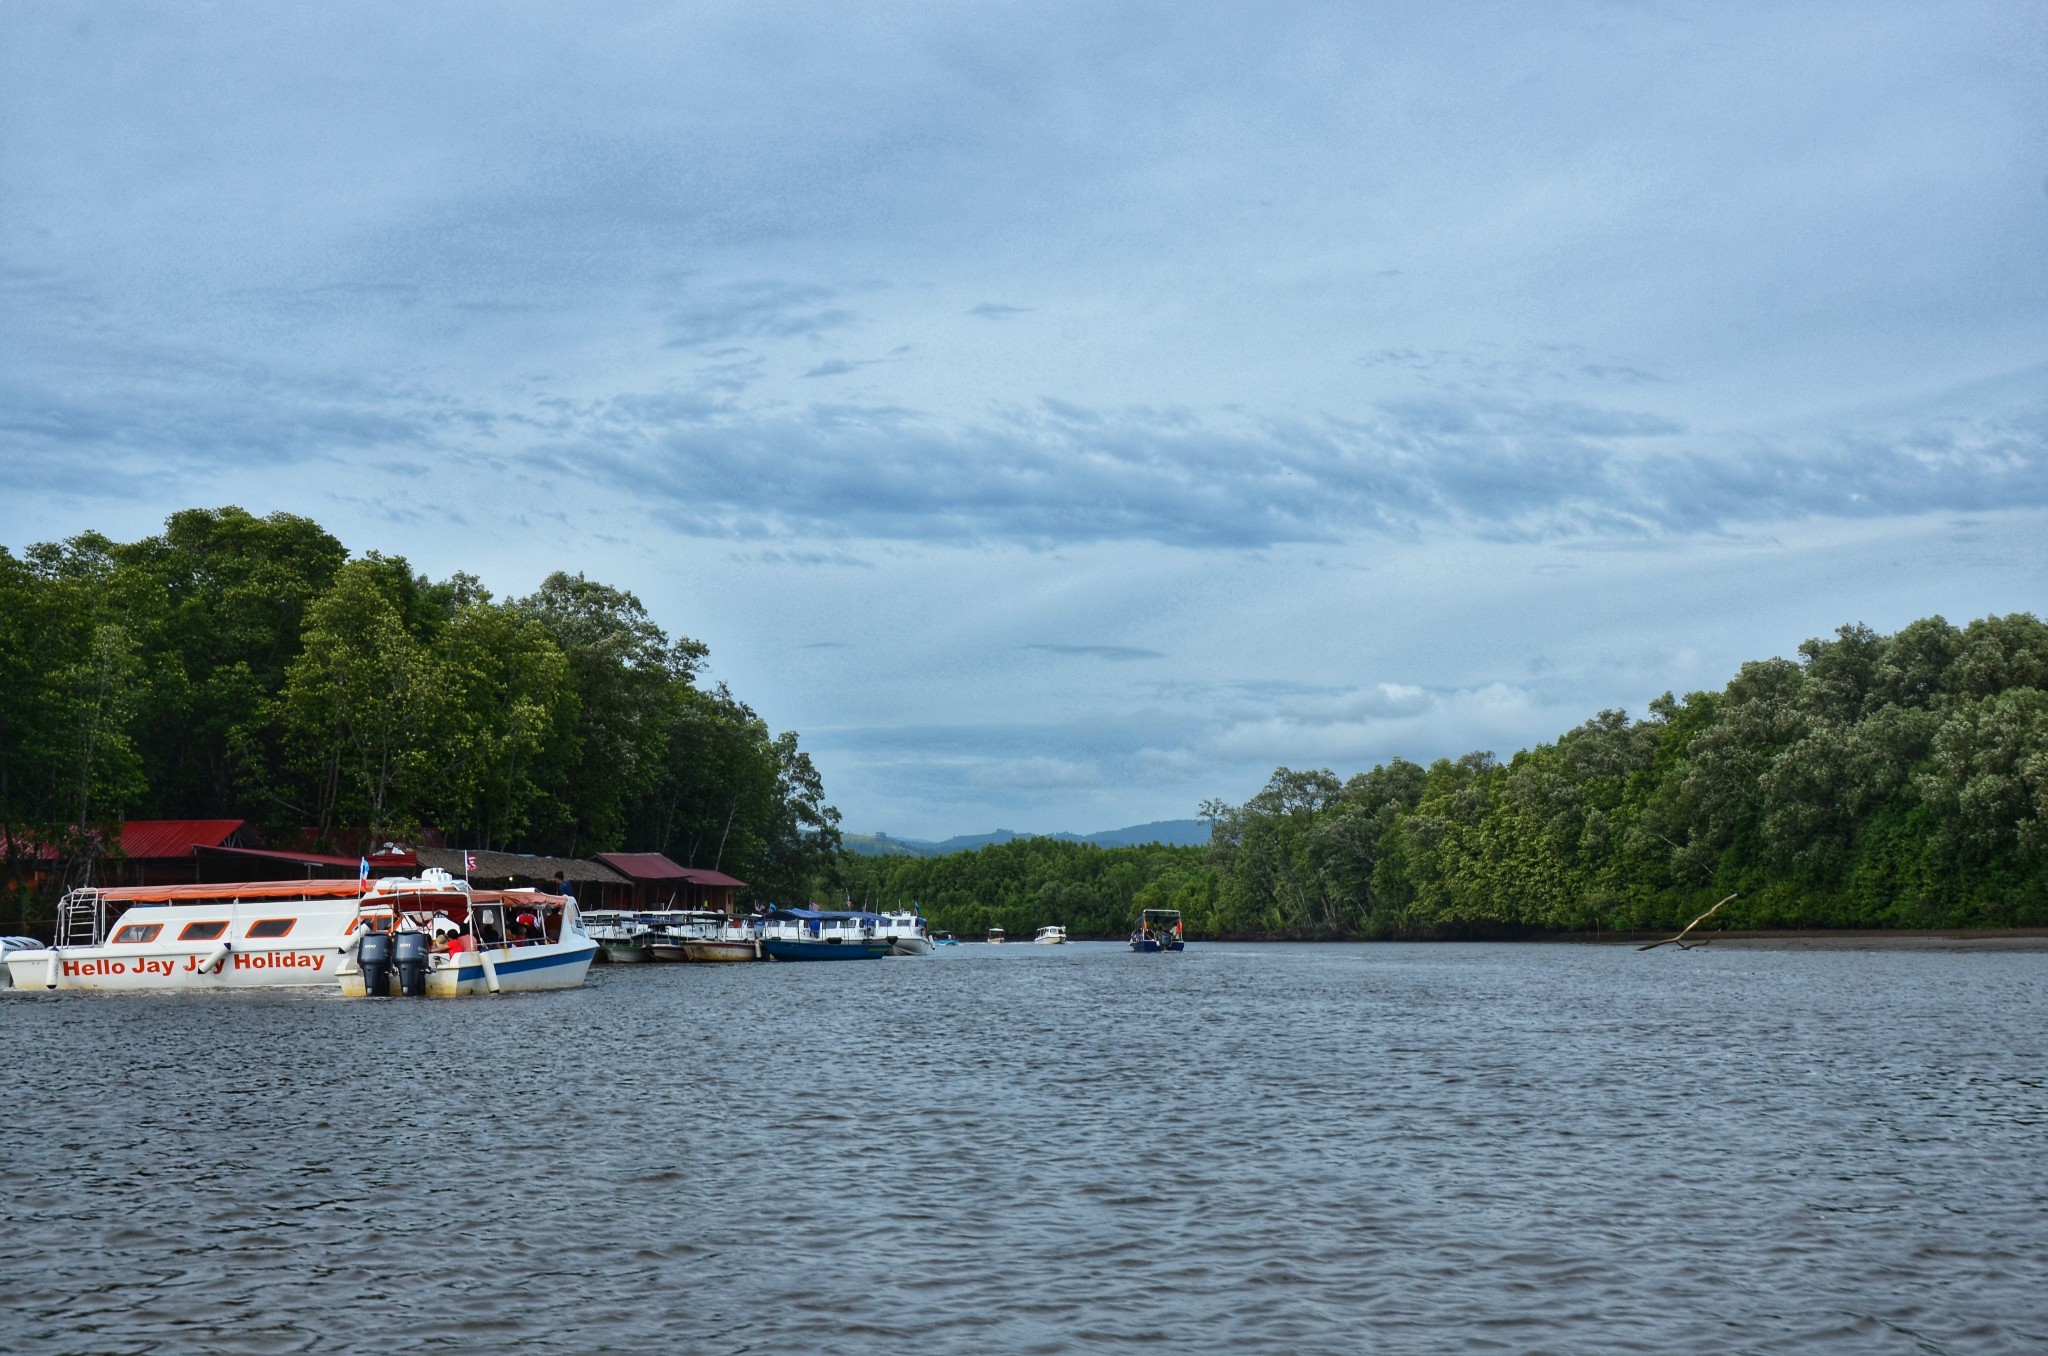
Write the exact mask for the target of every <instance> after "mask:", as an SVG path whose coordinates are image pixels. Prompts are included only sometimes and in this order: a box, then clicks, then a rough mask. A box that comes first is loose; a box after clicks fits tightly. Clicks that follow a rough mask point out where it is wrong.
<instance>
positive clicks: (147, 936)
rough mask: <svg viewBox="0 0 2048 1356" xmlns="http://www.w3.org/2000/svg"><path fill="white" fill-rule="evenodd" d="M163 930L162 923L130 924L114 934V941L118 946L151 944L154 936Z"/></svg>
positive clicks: (154, 938)
mask: <svg viewBox="0 0 2048 1356" xmlns="http://www.w3.org/2000/svg"><path fill="white" fill-rule="evenodd" d="M163 930H164V925H163V924H162V923H130V924H129V925H128V926H127V927H125V928H122V929H121V930H120V931H119V932H117V933H115V934H114V941H115V942H116V943H118V944H127V943H130V942H136V943H140V942H153V941H155V940H156V935H157V934H158V933H159V932H162V931H163Z"/></svg>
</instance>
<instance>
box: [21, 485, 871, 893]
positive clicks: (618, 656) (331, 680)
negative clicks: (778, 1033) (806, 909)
mask: <svg viewBox="0 0 2048 1356" xmlns="http://www.w3.org/2000/svg"><path fill="white" fill-rule="evenodd" d="M704 659H705V649H704V646H702V645H701V644H699V643H698V642H696V641H693V640H687V639H675V640H671V639H670V638H669V637H668V636H667V635H665V634H664V633H663V632H662V630H661V628H660V627H658V626H656V625H655V624H654V623H653V621H652V620H650V619H649V618H648V616H647V613H646V610H645V609H644V608H643V607H642V606H641V604H640V601H639V600H638V599H637V598H635V597H634V596H633V595H632V594H630V593H626V592H622V591H621V590H618V589H614V588H610V587H608V586H606V585H603V584H599V583H596V582H593V581H591V580H588V579H585V578H584V577H583V576H581V575H566V574H554V575H551V576H549V577H548V579H547V580H546V581H545V582H544V583H543V584H542V585H541V586H540V588H539V590H538V591H536V592H535V593H534V594H533V595H532V596H530V597H526V598H517V599H507V600H504V601H498V600H495V599H493V598H492V596H491V594H490V593H489V592H488V591H487V590H485V589H484V588H483V587H482V586H481V584H479V582H478V581H477V580H476V579H475V578H474V577H472V576H469V575H464V574H457V575H456V576H454V577H453V578H451V579H448V580H444V581H441V582H438V583H436V582H430V581H429V580H427V579H426V578H424V577H423V576H419V575H416V574H414V573H413V571H412V570H411V569H410V568H409V567H408V566H407V564H406V562H405V561H404V560H402V559H396V558H387V557H383V556H379V555H377V554H375V553H371V554H369V555H365V556H362V557H359V558H355V559H351V558H350V557H349V553H348V552H347V550H346V549H345V548H344V547H343V546H342V545H341V543H340V542H338V541H336V540H335V539H334V538H333V537H332V536H330V535H329V534H328V533H327V532H325V531H324V530H322V529H321V528H320V527H319V525H318V524H316V523H313V522H311V521H310V520H308V519H305V518H299V517H294V516H292V515H290V514H282V513H279V514H272V515H270V516H269V517H265V518H257V517H254V516H252V515H250V514H248V513H245V512H243V511H242V510H240V509H235V508H227V509H219V510H200V509H193V510H188V511H186V512H182V513H178V514H174V515H173V516H172V517H171V518H170V519H169V521H168V522H167V524H166V525H165V530H164V531H163V532H162V533H161V534H159V535H157V536H153V537H149V538H146V539H145V540H143V541H139V542H134V543H127V544H123V543H118V542H114V541H111V540H108V539H107V538H105V537H102V536H99V535H97V534H90V533H89V534H86V535H84V536H79V537H75V538H72V539H71V540H69V541H66V542H62V543H56V544H42V545H37V546H33V547H30V548H29V549H28V550H27V551H26V552H25V553H23V555H22V556H20V557H16V556H14V555H13V554H11V553H9V552H8V551H6V550H5V549H4V548H0V837H4V840H5V843H6V845H7V848H8V853H7V869H8V873H9V882H10V883H16V882H19V881H20V880H21V879H22V878H23V872H22V870H21V868H22V866H23V862H24V857H25V854H26V853H27V852H28V851H31V850H33V849H34V848H35V847H36V846H37V845H38V844H46V845H50V846H54V847H56V848H58V849H59V851H61V852H62V853H64V854H65V855H66V856H67V857H72V858H74V859H76V860H79V861H81V862H83V861H86V860H89V858H90V855H91V853H92V852H93V851H95V850H96V848H95V845H96V844H97V843H98V842H100V841H104V840H105V839H107V838H108V835H105V834H103V833H101V832H100V828H101V826H104V825H105V824H108V823H111V822H114V821H117V820H119V819H121V818H123V817H124V816H125V817H131V818H164V819H174V818H178V819H182V818H234V819H247V820H250V821H252V822H253V823H256V824H258V825H261V826H263V827H264V828H266V829H267V830H269V831H270V832H271V834H272V835H273V837H277V838H282V839H287V840H290V841H293V842H300V843H304V844H305V845H307V846H319V845H326V846H329V847H338V848H340V849H342V850H344V851H354V850H356V849H357V847H358V846H359V845H360V844H361V843H362V842H366V841H367V842H375V841H380V840H382V839H385V838H396V839H406V838H410V837H411V836H413V835H414V834H416V833H417V832H418V831H419V829H420V828H421V827H422V826H427V825H431V826H434V827H437V828H439V829H440V830H441V831H442V832H443V833H444V834H445V835H446V840H447V842H448V843H449V844H450V845H451V846H462V847H482V848H497V849H509V850H513V851H542V852H558V853H566V854H570V855H587V854H589V853H592V852H601V851H607V850H612V849H619V848H626V849H632V850H641V851H655V852H664V853H667V854H668V855H669V856H671V857H673V858H674V859H676V860H677V861H680V862H682V863H684V864H686V865H695V866H705V867H713V868H716V869H719V870H723V871H726V872H728V873H730V874H732V875H736V876H739V877H741V878H743V879H746V880H748V881H750V882H752V883H753V884H754V886H755V888H756V891H757V893H759V894H760V895H762V896H763V897H767V898H781V899H789V898H801V897H802V896H803V895H804V893H805V891H806V889H807V887H808V883H809V880H810V878H811V877H812V876H813V875H814V874H816V873H817V872H818V871H819V870H821V869H829V868H830V864H831V863H832V862H833V861H835V860H836V857H837V853H838V847H839V831H838V827H837V826H838V819H839V816H838V812H837V811H835V810H834V809H832V807H831V806H829V805H827V804H826V803H825V799H824V790H823V786H822V784H821V783H820V781H819V778H818V773H817V770H816V768H814V767H813V766H812V764H811V760H810V758H809V756H808V755H806V754H805V753H803V752H802V751H801V750H800V749H799V748H798V747H797V741H796V736H795V735H793V734H782V735H780V736H777V735H773V734H771V732H770V731H769V729H768V727H767V725H766V724H765V723H764V722H763V721H762V720H761V718H760V717H759V716H758V715H756V714H755V713H754V712H753V711H752V710H751V709H749V708H748V707H747V705H746V704H745V703H743V702H741V701H740V700H739V699H738V698H736V697H734V696H733V695H732V693H730V692H729V691H727V690H726V688H725V687H724V685H722V684H720V685H717V686H714V687H708V688H707V687H705V686H702V685H700V683H699V682H698V677H699V674H700V670H701V668H702V665H703V662H704ZM81 869H82V868H81Z"/></svg>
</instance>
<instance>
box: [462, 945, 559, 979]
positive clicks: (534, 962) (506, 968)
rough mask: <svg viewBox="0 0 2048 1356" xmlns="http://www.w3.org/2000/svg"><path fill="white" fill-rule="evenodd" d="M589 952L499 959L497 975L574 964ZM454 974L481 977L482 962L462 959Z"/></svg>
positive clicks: (518, 973) (472, 977) (466, 977)
mask: <svg viewBox="0 0 2048 1356" xmlns="http://www.w3.org/2000/svg"><path fill="white" fill-rule="evenodd" d="M590 954H591V953H590V952H588V951H562V952H558V953H556V954H555V955H552V956H534V957H532V958H531V959H528V960H509V961H499V962H498V976H499V978H501V979H502V978H503V977H504V976H506V975H521V974H527V973H530V972H532V971H534V970H545V969H547V968H549V967H550V966H555V965H574V964H575V963H576V962H578V961H581V960H586V959H588V958H589V956H590ZM456 974H457V975H458V976H459V977H460V978H462V979H465V980H468V979H482V978H483V976H484V963H483V962H482V961H478V962H476V963H475V964H474V965H472V964H470V963H469V962H468V961H464V962H463V963H462V965H461V966H460V967H459V968H458V969H457V970H456Z"/></svg>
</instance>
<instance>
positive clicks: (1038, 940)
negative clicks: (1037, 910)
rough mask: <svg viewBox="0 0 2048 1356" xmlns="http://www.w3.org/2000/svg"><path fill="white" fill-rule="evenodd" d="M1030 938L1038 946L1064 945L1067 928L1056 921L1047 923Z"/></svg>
mask: <svg viewBox="0 0 2048 1356" xmlns="http://www.w3.org/2000/svg"><path fill="white" fill-rule="evenodd" d="M1031 940H1032V942H1033V943H1034V944H1035V945H1038V946H1064V945H1066V941H1067V930H1066V929H1065V928H1063V927H1061V926H1060V925H1059V924H1058V923H1047V924H1046V925H1045V926H1044V927H1042V928H1040V929H1039V930H1038V935H1037V936H1036V937H1033V938H1032V939H1031Z"/></svg>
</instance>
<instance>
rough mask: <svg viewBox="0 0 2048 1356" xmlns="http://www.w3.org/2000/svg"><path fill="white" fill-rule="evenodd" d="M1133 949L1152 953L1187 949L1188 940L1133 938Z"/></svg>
mask: <svg viewBox="0 0 2048 1356" xmlns="http://www.w3.org/2000/svg"><path fill="white" fill-rule="evenodd" d="M1131 950H1133V951H1140V952H1145V953H1147V954H1150V953H1152V952H1156V951H1185V950H1187V943H1186V942H1162V941H1159V940H1158V939H1157V938H1153V937H1133V938H1131Z"/></svg>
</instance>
